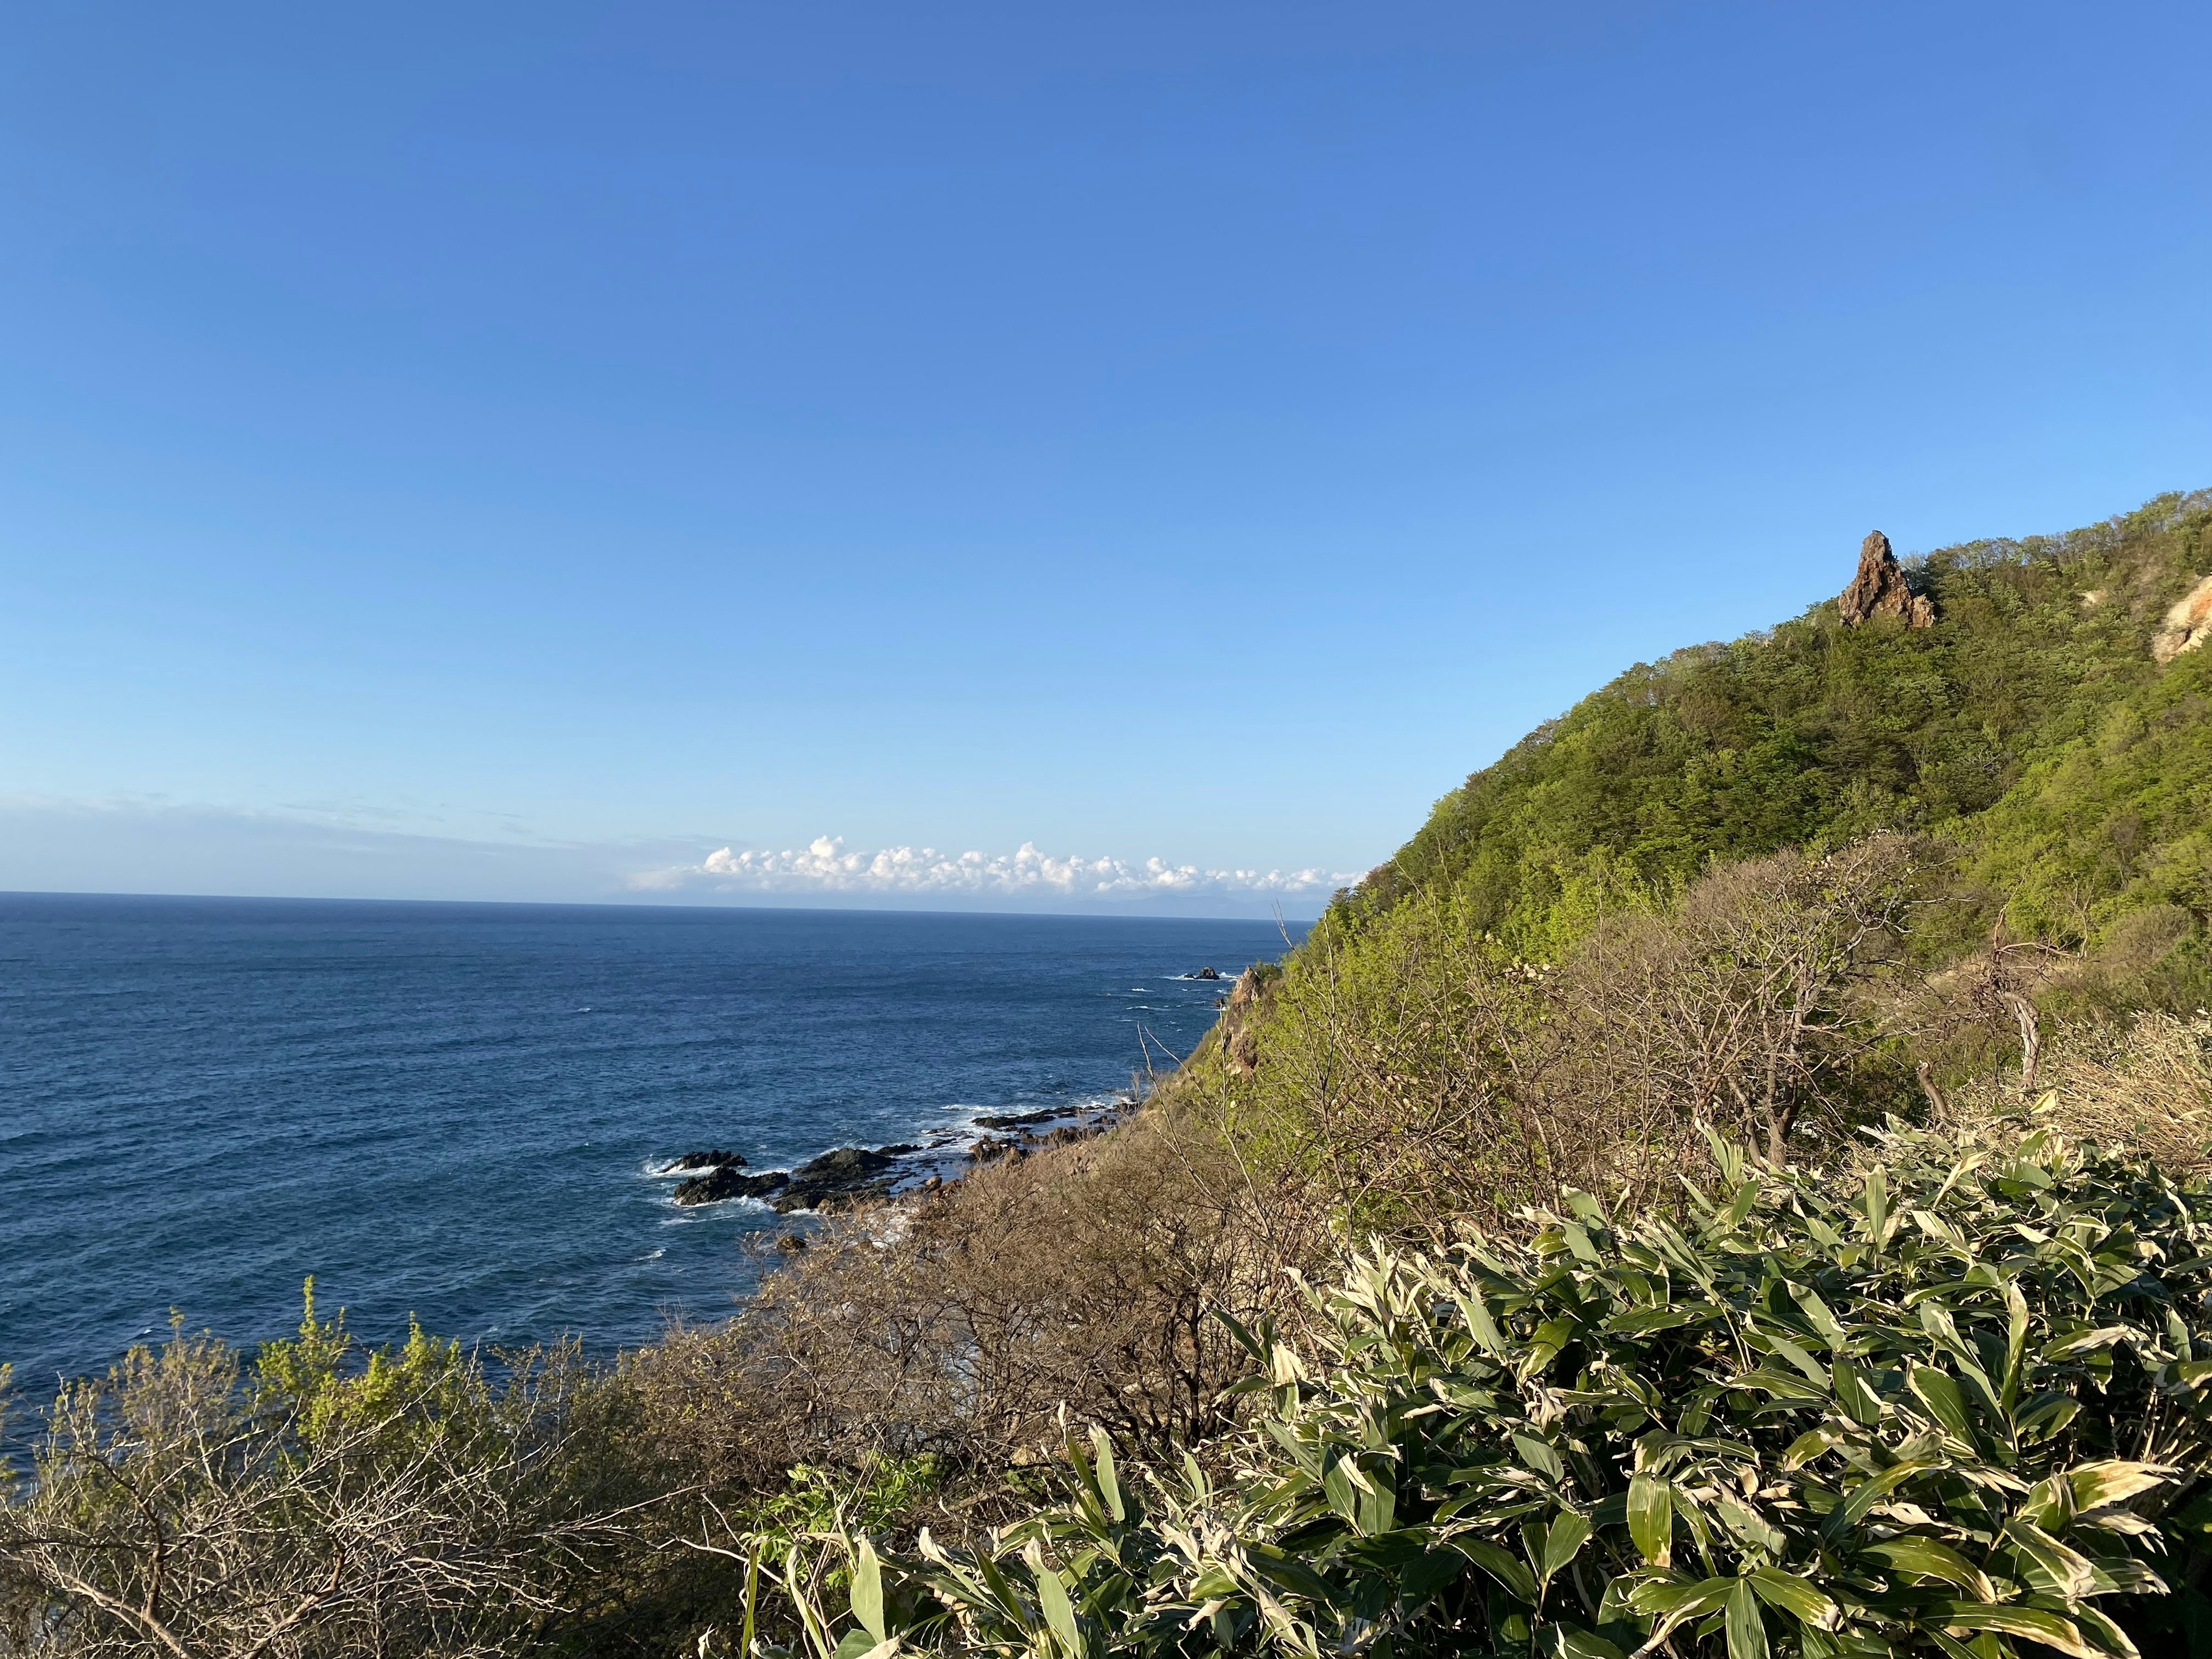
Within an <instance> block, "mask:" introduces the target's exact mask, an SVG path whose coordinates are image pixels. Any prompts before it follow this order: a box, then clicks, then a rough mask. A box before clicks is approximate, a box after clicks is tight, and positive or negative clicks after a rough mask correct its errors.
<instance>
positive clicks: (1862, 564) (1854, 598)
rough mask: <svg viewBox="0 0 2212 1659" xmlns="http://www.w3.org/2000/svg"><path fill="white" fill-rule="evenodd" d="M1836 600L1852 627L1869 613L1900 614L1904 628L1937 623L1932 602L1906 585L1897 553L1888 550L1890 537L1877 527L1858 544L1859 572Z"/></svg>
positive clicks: (1928, 625)
mask: <svg viewBox="0 0 2212 1659" xmlns="http://www.w3.org/2000/svg"><path fill="white" fill-rule="evenodd" d="M1836 604H1837V606H1838V608H1839V609H1840V610H1841V611H1843V613H1844V621H1845V622H1847V623H1850V625H1851V626H1852V627H1854V628H1856V627H1857V626H1858V625H1859V624H1860V623H1863V622H1864V621H1866V620H1867V618H1869V617H1900V618H1902V619H1903V621H1904V623H1905V626H1906V627H1907V628H1932V627H1934V626H1935V623H1936V605H1935V602H1934V601H1933V600H1931V599H1929V598H1928V596H1927V595H1926V594H1924V593H1916V592H1913V591H1912V589H1911V587H1910V586H1907V585H1906V583H1905V571H1904V570H1903V568H1901V567H1900V566H1899V564H1898V562H1897V555H1896V554H1894V553H1893V552H1891V551H1890V550H1889V538H1888V537H1887V536H1885V535H1883V534H1882V533H1881V532H1880V531H1879V530H1876V531H1874V532H1870V533H1869V535H1868V537H1867V538H1866V540H1864V541H1863V542H1862V543H1860V544H1859V574H1857V575H1856V576H1854V577H1852V578H1851V585H1850V586H1849V587H1847V588H1845V589H1844V592H1843V596H1842V597H1841V598H1840V599H1838V600H1837V601H1836Z"/></svg>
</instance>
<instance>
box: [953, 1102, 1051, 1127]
mask: <svg viewBox="0 0 2212 1659" xmlns="http://www.w3.org/2000/svg"><path fill="white" fill-rule="evenodd" d="M1066 1115H1067V1109H1066V1107H1061V1106H1048V1107H1046V1108H1045V1109H1044V1110H1042V1111H1041V1112H1000V1113H997V1114H995V1115H992V1116H989V1117H979V1118H977V1119H976V1120H975V1127H977V1128H979V1129H1026V1128H1028V1127H1030V1126H1031V1125H1032V1124H1037V1123H1049V1122H1051V1121H1053V1120H1054V1118H1060V1117H1066Z"/></svg>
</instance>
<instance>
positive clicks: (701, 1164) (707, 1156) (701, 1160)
mask: <svg viewBox="0 0 2212 1659" xmlns="http://www.w3.org/2000/svg"><path fill="white" fill-rule="evenodd" d="M744 1167H745V1161H744V1158H741V1157H739V1156H738V1154H737V1153H735V1152H724V1151H722V1149H721V1148H720V1147H719V1146H717V1147H714V1148H711V1149H710V1150H708V1151H707V1152H686V1153H684V1156H683V1157H681V1158H678V1159H677V1160H676V1161H675V1162H674V1163H673V1164H669V1165H668V1166H667V1167H666V1168H665V1169H664V1170H661V1172H660V1173H661V1174H663V1175H682V1174H683V1173H684V1171H685V1170H742V1169H744Z"/></svg>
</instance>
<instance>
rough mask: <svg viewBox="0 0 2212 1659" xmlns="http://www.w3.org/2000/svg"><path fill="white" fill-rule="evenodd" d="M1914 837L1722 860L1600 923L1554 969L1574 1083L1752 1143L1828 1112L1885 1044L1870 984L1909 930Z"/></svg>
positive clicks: (1785, 1136)
mask: <svg viewBox="0 0 2212 1659" xmlns="http://www.w3.org/2000/svg"><path fill="white" fill-rule="evenodd" d="M1915 867H1916V860H1915V857H1914V852H1913V848H1912V847H1911V843H1910V842H1907V841H1906V840H1905V838H1903V837H1901V836H1870V837H1869V838H1867V839H1865V840H1863V841H1859V842H1853V843H1851V844H1850V845H1849V846H1847V847H1845V848H1842V849H1841V850H1839V851H1838V852H1835V853H1832V854H1828V855H1826V856H1825V857H1819V858H1815V857H1813V856H1811V855H1808V854H1805V853H1803V852H1801V851H1798V850H1796V849H1794V848H1793V849H1789V850H1785V851H1784V852H1780V853H1777V854H1772V855H1771V856H1769V857H1766V858H1761V859H1753V860H1746V861H1745V862H1742V863H1740V864H1735V865H1725V866H1719V867H1717V868H1716V869H1715V870H1713V871H1712V872H1711V873H1710V874H1709V875H1707V876H1706V877H1705V878H1704V879H1703V880H1701V881H1699V883H1698V884H1696V885H1695V886H1693V887H1692V888H1691V889H1690V890H1689V891H1688V892H1687V893H1686V895H1685V896H1684V897H1683V899H1682V901H1681V902H1680V905H1679V906H1676V907H1673V908H1670V909H1667V910H1661V909H1657V908H1650V909H1644V910H1638V911H1632V912H1630V913H1628V914H1626V915H1622V916H1620V917H1618V918H1615V919H1613V920H1611V921H1607V922H1606V923H1604V924H1602V925H1601V926H1600V927H1598V928H1597V929H1596V930H1595V932H1594V933H1592V934H1591V936H1590V937H1589V939H1588V940H1587V941H1585V943H1584V944H1583V946H1582V948H1581V949H1580V950H1579V951H1577V953H1576V955H1575V957H1574V958H1573V959H1572V961H1571V964H1570V967H1569V970H1568V972H1567V973H1566V975H1565V976H1564V987H1565V999H1566V1000H1567V1002H1568V1004H1569V1006H1570V1007H1571V1010H1572V1015H1573V1024H1574V1026H1575V1029H1576V1032H1577V1043H1576V1045H1575V1051H1576V1053H1577V1054H1578V1055H1581V1056H1583V1057H1584V1063H1583V1066H1582V1067H1581V1068H1580V1071H1581V1075H1579V1076H1578V1077H1577V1079H1575V1081H1576V1083H1577V1085H1579V1086H1581V1087H1583V1088H1585V1089H1588V1090H1590V1091H1593V1092H1600V1093H1609V1094H1613V1095H1616V1096H1626V1097H1632V1098H1634V1099H1636V1100H1637V1101H1638V1103H1639V1106H1640V1107H1641V1108H1642V1110H1643V1112H1644V1115H1647V1116H1648V1115H1650V1106H1648V1105H1644V1103H1645V1102H1647V1101H1656V1102H1659V1103H1664V1104H1665V1105H1666V1106H1668V1107H1669V1108H1671V1110H1672V1115H1673V1116H1674V1117H1675V1118H1676V1119H1677V1120H1684V1121H1710V1122H1713V1123H1716V1124H1717V1125H1720V1126H1722V1127H1725V1128H1727V1129H1729V1131H1731V1132H1732V1133H1737V1134H1741V1135H1743V1136H1745V1137H1747V1139H1755V1140H1756V1141H1758V1142H1759V1143H1760V1144H1763V1145H1764V1146H1765V1152H1766V1156H1767V1157H1768V1158H1769V1159H1771V1161H1773V1162H1775V1163H1781V1162H1782V1161H1783V1160H1784V1158H1785V1157H1786V1156H1787V1152H1788V1148H1789V1140H1790V1132H1791V1130H1792V1129H1793V1128H1795V1127H1796V1126H1797V1125H1798V1123H1799V1122H1800V1121H1802V1120H1803V1119H1804V1118H1805V1117H1806V1116H1807V1115H1808V1114H1811V1113H1814V1112H1818V1111H1820V1110H1822V1109H1826V1108H1830V1107H1832V1106H1833V1105H1834V1104H1835V1103H1836V1101H1837V1098H1838V1087H1839V1085H1840V1084H1841V1081H1842V1079H1844V1077H1845V1075H1846V1074H1847V1073H1848V1072H1849V1070H1850V1066H1852V1064H1853V1062H1855V1061H1856V1060H1858V1059H1859V1058H1860V1057H1861V1056H1862V1055H1863V1054H1866V1053H1867V1052H1868V1051H1869V1050H1870V1049H1871V1048H1873V1047H1874V1046H1875V1044H1876V1043H1877V1042H1881V1040H1882V1038H1883V1037H1884V1036H1887V1035H1889V1026H1888V1023H1887V1022H1886V1021H1885V1020H1884V1019H1883V1018H1881V1010H1880V1004H1879V1001H1878V1000H1877V999H1875V998H1874V997H1873V996H1871V995H1869V988H1870V981H1872V980H1873V979H1874V978H1875V976H1876V975H1878V974H1879V972H1880V971H1881V969H1883V968H1884V967H1885V966H1887V964H1888V963H1891V962H1892V961H1893V959H1894V957H1895V954H1896V946H1897V943H1898V941H1899V939H1900V938H1901V937H1902V935H1903V933H1904V927H1905V919H1906V915H1907V912H1908V906H1909V904H1910V902H1911V878H1912V876H1913V873H1914V871H1915Z"/></svg>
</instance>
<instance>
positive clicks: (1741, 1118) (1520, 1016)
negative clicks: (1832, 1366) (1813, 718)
mask: <svg viewBox="0 0 2212 1659" xmlns="http://www.w3.org/2000/svg"><path fill="white" fill-rule="evenodd" d="M1916 870H1917V854H1916V850H1915V848H1913V846H1912V845H1911V843H1910V842H1907V841H1906V840H1905V839H1904V838H1902V837H1899V836H1874V837H1869V839H1867V840H1865V841H1862V842H1856V843H1853V844H1852V845H1850V846H1849V847H1846V848H1842V849H1839V850H1838V851H1837V852H1835V853H1832V854H1826V855H1825V856H1815V855H1813V854H1805V853H1802V852H1797V851H1794V850H1792V851H1785V852H1783V853H1779V854H1774V855H1772V856H1771V857H1767V858H1763V859H1757V860H1748V861H1747V862H1744V863H1741V864H1737V865H1732V866H1720V867H1718V868H1716V869H1715V870H1714V871H1713V872H1711V874H1709V875H1707V876H1706V877H1705V878H1704V879H1702V880H1701V881H1699V883H1697V884H1695V885H1694V886H1692V888H1691V889H1690V890H1688V891H1687V892H1686V893H1684V894H1682V895H1680V896H1670V895H1667V894H1655V893H1650V892H1645V893H1642V894H1634V893H1631V894H1629V895H1627V896H1626V902H1618V903H1615V904H1613V906H1612V908H1610V909H1609V910H1608V911H1607V913H1604V914H1601V915H1596V916H1595V917H1593V918H1591V919H1590V920H1589V921H1588V923H1587V924H1586V925H1585V926H1584V927H1583V930H1582V935H1581V937H1580V938H1579V939H1577V940H1576V941H1575V942H1574V943H1573V944H1572V945H1571V947H1570V948H1569V949H1568V950H1567V951H1565V954H1564V955H1563V957H1562V958H1561V960H1559V962H1558V963H1531V962H1528V961H1525V960H1522V959H1521V958H1520V957H1518V956H1517V955H1516V953H1515V952H1514V951H1512V950H1510V948H1509V947H1508V946H1507V945H1504V943H1502V942H1501V941H1499V940H1498V939H1494V938H1492V937H1491V936H1490V935H1488V934H1486V933H1482V932H1480V930H1478V929H1477V928H1475V927H1473V926H1472V925H1471V924H1470V922H1469V920H1468V914H1467V913H1466V912H1465V910H1464V909H1463V908H1462V907H1460V906H1459V905H1457V904H1456V903H1455V902H1452V901H1450V900H1449V899H1444V898H1440V897H1438V896H1435V895H1433V894H1427V893H1423V894H1416V895H1415V896H1413V897H1411V898H1410V899H1408V900H1407V902H1404V903H1403V904H1401V905H1400V906H1399V907H1398V908H1396V909H1395V910H1394V911H1392V912H1390V913H1389V915H1386V916H1383V917H1381V918H1379V919H1376V920H1374V921H1370V923H1369V924H1368V925H1366V926H1364V927H1361V928H1359V929H1358V931H1356V932H1354V931H1350V930H1346V929H1344V928H1341V927H1335V926H1333V925H1331V924H1329V923H1324V924H1323V925H1322V927H1319V928H1317V929H1316V932H1315V933H1314V934H1313V935H1311V936H1310V939H1309V942H1308V944H1307V945H1306V946H1305V947H1304V949H1302V950H1301V951H1300V952H1299V953H1298V955H1297V957H1295V958H1294V959H1293V960H1292V962H1291V963H1290V965H1289V968H1288V969H1287V971H1286V972H1285V974H1284V975H1283V976H1282V978H1281V979H1280V980H1279V981H1278V982H1277V983H1276V984H1275V985H1274V986H1273V987H1271V988H1270V991H1269V993H1268V995H1267V998H1266V999H1265V1000H1264V1001H1263V1002H1262V1003H1261V1005H1260V1006H1259V1007H1258V1009H1257V1011H1256V1012H1255V1014H1254V1015H1253V1016H1252V1017H1251V1019H1250V1026H1249V1029H1251V1030H1253V1031H1254V1033H1255V1036H1254V1040H1253V1042H1252V1043H1251V1045H1250V1047H1251V1049H1252V1052H1253V1062H1252V1065H1251V1068H1250V1074H1249V1076H1246V1075H1243V1069H1244V1068H1243V1067H1242V1066H1235V1065H1224V1064H1221V1063H1219V1061H1218V1060H1216V1061H1215V1062H1213V1064H1212V1071H1211V1073H1208V1074H1206V1076H1205V1078H1204V1079H1202V1082H1194V1083H1193V1084H1192V1085H1190V1086H1191V1087H1193V1088H1200V1087H1201V1086H1202V1087H1203V1088H1205V1089H1210V1090H1211V1091H1212V1093H1213V1094H1214V1095H1216V1096H1218V1097H1219V1099H1220V1100H1221V1101H1222V1102H1223V1103H1224V1105H1223V1116H1224V1119H1225V1121H1226V1122H1228V1123H1229V1124H1230V1125H1231V1128H1232V1131H1233V1132H1234V1133H1236V1134H1237V1135H1238V1136H1239V1137H1240V1138H1241V1140H1242V1144H1243V1145H1244V1146H1247V1147H1248V1148H1249V1149H1250V1153H1251V1156H1252V1157H1253V1158H1254V1159H1255V1162H1257V1163H1259V1164H1261V1166H1262V1167H1265V1168H1267V1169H1268V1170H1270V1171H1271V1172H1272V1173H1273V1174H1274V1175H1275V1176H1277V1178H1278V1180H1279V1181H1284V1180H1289V1179H1299V1180H1303V1181H1304V1182H1306V1183H1307V1185H1308V1187H1309V1188H1310V1191H1311V1192H1312V1193H1313V1194H1317V1195H1318V1197H1319V1200H1321V1201H1322V1202H1323V1203H1324V1204H1325V1205H1326V1206H1330V1207H1334V1208H1335V1209H1337V1210H1339V1211H1340V1212H1341V1213H1343V1214H1344V1215H1346V1216H1347V1217H1349V1218H1350V1219H1351V1227H1350V1229H1349V1231H1350V1232H1351V1233H1352V1235H1354V1236H1357V1235H1358V1234H1363V1233H1364V1232H1366V1231H1385V1232H1390V1233H1395V1234H1397V1235H1400V1236H1401V1237H1403V1236H1410V1235H1421V1234H1430V1235H1435V1234H1438V1233H1448V1232H1449V1231H1450V1229H1451V1227H1452V1225H1453V1224H1454V1223H1455V1222H1456V1221H1457V1220H1459V1219H1461V1218H1472V1219H1474V1220H1476V1221H1479V1222H1483V1223H1495V1222H1497V1221H1498V1220H1501V1219H1503V1218H1508V1217H1510V1216H1511V1215H1513V1214H1514V1213H1516V1212H1517V1211H1519V1210H1520V1209H1521V1208H1522V1207H1523V1206H1530V1205H1534V1206H1553V1205H1556V1204H1557V1203H1558V1202H1559V1198H1560V1194H1561V1193H1562V1192H1563V1190H1565V1189H1566V1188H1578V1189H1580V1190H1583V1191H1586V1192H1589V1193H1593V1194H1597V1195H1599V1196H1600V1197H1601V1198H1602V1199H1603V1200H1605V1201H1606V1202H1607V1204H1608V1205H1610V1206H1614V1207H1615V1208H1616V1209H1619V1210H1621V1211H1623V1212H1626V1211H1633V1210H1637V1209H1641V1208H1644V1207H1645V1206H1650V1205H1652V1204H1666V1203H1669V1202H1672V1201H1673V1199H1674V1195H1675V1194H1676V1192H1677V1188H1678V1183H1677V1182H1676V1179H1675V1177H1676V1176H1677V1174H1678V1173H1680V1172H1681V1171H1683V1170H1686V1169H1687V1168H1692V1167H1702V1165H1703V1162H1704V1159H1705V1142H1704V1140H1703V1138H1702V1136H1701V1135H1700V1133H1699V1128H1698V1126H1699V1124H1700V1123H1710V1124H1713V1125H1717V1127H1721V1128H1723V1129H1724V1130H1726V1131H1728V1132H1729V1133H1733V1134H1735V1135H1740V1136H1742V1137H1744V1138H1747V1139H1752V1140H1753V1141H1755V1142H1757V1143H1758V1144H1760V1145H1763V1146H1764V1147H1765V1151H1766V1152H1767V1154H1768V1156H1769V1157H1770V1158H1772V1159H1774V1160H1776V1161H1778V1162H1779V1161H1782V1160H1783V1159H1784V1158H1786V1157H1787V1156H1789V1155H1790V1152H1791V1151H1792V1150H1793V1142H1792V1139H1791V1137H1792V1134H1793V1132H1798V1133H1802V1127H1803V1126H1805V1125H1806V1124H1808V1122H1810V1121H1814V1120H1816V1119H1820V1120H1827V1121H1836V1120H1839V1119H1840V1117H1841V1116H1842V1115H1844V1112H1845V1110H1846V1109H1847V1108H1848V1107H1850V1105H1851V1104H1852V1103H1854V1101H1855V1098H1856V1096H1857V1093H1859V1092H1860V1091H1862V1088H1863V1077H1864V1074H1865V1073H1866V1070H1867V1068H1868V1066H1869V1057H1870V1056H1871V1055H1872V1054H1874V1052H1875V1049H1876V1048H1877V1046H1878V1045H1879V1044H1880V1043H1881V1042H1882V1041H1883V1040H1884V1039H1885V1038H1886V1037H1887V1036H1889V1035H1890V1034H1891V1033H1892V1030H1893V1021H1892V1020H1891V1019H1890V1018H1888V1011H1889V1009H1890V1007H1891V1006H1893V1004H1894V1003H1895V999H1894V998H1893V997H1886V996H1885V995H1883V994H1881V992H1882V991H1883V989H1884V987H1886V986H1887V981H1889V980H1890V979H1891V978H1892V977H1893V976H1894V974H1895V971H1896V969H1897V959H1898V955H1899V951H1898V942H1899V936H1900V934H1901V932H1902V927H1903V923H1904V919H1905V914H1906V911H1907V908H1908V906H1909V904H1910V903H1911V894H1912V886H1913V881H1914V878H1915V873H1916Z"/></svg>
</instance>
